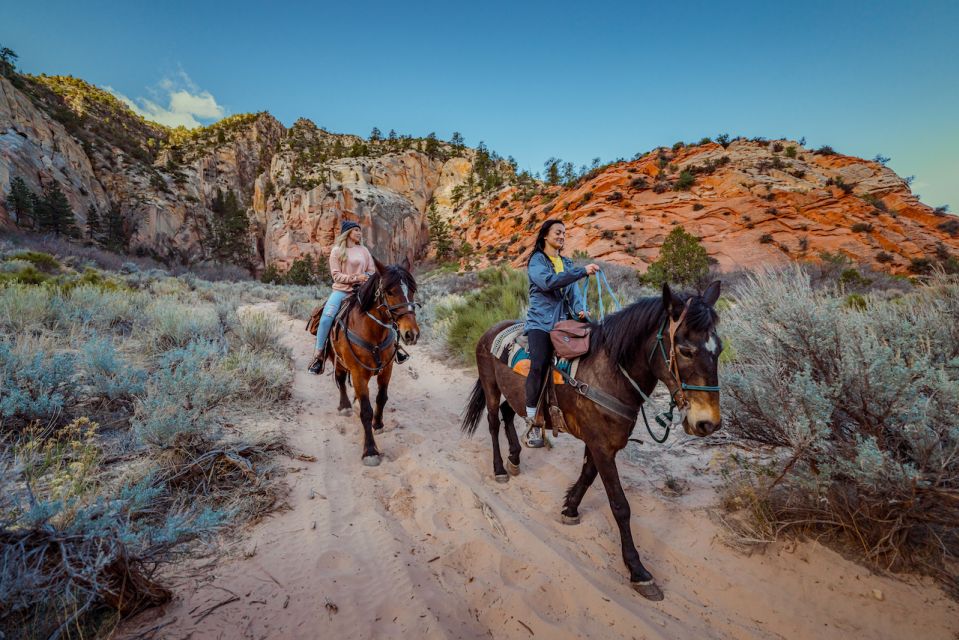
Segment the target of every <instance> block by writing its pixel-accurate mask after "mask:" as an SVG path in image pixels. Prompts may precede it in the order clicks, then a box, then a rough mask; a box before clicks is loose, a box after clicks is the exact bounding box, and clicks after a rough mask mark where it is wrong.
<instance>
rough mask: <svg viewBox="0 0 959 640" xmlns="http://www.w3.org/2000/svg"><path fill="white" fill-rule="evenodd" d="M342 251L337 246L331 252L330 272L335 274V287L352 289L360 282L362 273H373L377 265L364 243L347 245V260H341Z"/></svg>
mask: <svg viewBox="0 0 959 640" xmlns="http://www.w3.org/2000/svg"><path fill="white" fill-rule="evenodd" d="M342 255H343V254H342V253H341V251H340V250H339V249H337V248H336V247H334V248H333V251H331V252H330V273H331V274H333V289H335V290H336V291H347V292H349V291H352V290H353V285H354V284H357V283H359V282H360V278H359V276H360V274H363V273H373V272H374V271H376V265H375V264H373V256H372V255H371V254H370V250H369V249H367V248H366V247H364V246H363V245H355V246H352V247H347V249H346V262H345V263H343V262H341V260H342Z"/></svg>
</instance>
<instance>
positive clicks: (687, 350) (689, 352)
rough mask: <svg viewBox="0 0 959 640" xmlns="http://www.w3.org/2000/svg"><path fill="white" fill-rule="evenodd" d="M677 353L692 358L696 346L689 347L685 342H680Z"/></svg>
mask: <svg viewBox="0 0 959 640" xmlns="http://www.w3.org/2000/svg"><path fill="white" fill-rule="evenodd" d="M679 353H680V355H683V356H686V357H687V358H692V357H693V356H694V355H696V347H691V346H689V345H687V344H681V345H679Z"/></svg>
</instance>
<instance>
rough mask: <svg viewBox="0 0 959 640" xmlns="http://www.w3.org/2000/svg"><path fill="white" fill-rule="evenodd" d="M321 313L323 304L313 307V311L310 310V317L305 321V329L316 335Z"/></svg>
mask: <svg viewBox="0 0 959 640" xmlns="http://www.w3.org/2000/svg"><path fill="white" fill-rule="evenodd" d="M322 315H323V306H322V305H321V306H319V307H314V308H313V311H311V312H310V319H309V320H307V321H306V330H307V331H309V332H310V333H312V334H313V335H316V332H317V330H318V329H319V328H320V317H321V316H322Z"/></svg>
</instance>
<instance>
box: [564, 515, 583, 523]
mask: <svg viewBox="0 0 959 640" xmlns="http://www.w3.org/2000/svg"><path fill="white" fill-rule="evenodd" d="M562 516H563V524H579V520H580V518H579V516H568V515H566V514H565V513H564V514H562Z"/></svg>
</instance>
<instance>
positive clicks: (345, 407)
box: [333, 367, 353, 416]
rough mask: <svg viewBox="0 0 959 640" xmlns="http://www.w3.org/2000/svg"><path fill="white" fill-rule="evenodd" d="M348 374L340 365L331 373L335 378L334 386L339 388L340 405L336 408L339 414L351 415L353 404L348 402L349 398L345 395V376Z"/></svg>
mask: <svg viewBox="0 0 959 640" xmlns="http://www.w3.org/2000/svg"><path fill="white" fill-rule="evenodd" d="M348 374H349V371H348V370H347V369H343V368H342V367H336V371H335V373H334V374H333V375H334V378H335V379H336V388H337V389H339V390H340V406H338V407H337V408H336V410H337V411H338V412H339V414H340V415H341V416H351V415H353V406H352V405H351V404H350V399H349V397H348V396H347V395H346V376H347V375H348Z"/></svg>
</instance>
